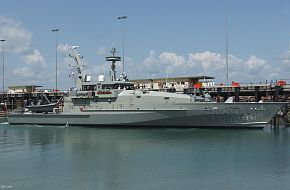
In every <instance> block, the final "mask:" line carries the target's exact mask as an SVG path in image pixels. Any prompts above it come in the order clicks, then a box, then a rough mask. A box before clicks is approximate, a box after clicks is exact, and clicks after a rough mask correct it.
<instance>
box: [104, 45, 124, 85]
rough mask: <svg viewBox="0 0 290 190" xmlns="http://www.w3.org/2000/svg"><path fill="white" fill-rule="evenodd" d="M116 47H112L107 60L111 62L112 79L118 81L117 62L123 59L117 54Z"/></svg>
mask: <svg viewBox="0 0 290 190" xmlns="http://www.w3.org/2000/svg"><path fill="white" fill-rule="evenodd" d="M116 52H117V51H116V48H114V47H112V50H111V53H112V55H111V56H108V57H106V61H109V62H111V71H110V79H111V81H116V64H115V63H116V62H117V61H121V57H119V56H116V55H115V54H116Z"/></svg>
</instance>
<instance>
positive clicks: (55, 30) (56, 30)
mask: <svg viewBox="0 0 290 190" xmlns="http://www.w3.org/2000/svg"><path fill="white" fill-rule="evenodd" d="M51 31H52V32H55V91H57V32H58V31H59V29H57V28H56V29H53V30H51Z"/></svg>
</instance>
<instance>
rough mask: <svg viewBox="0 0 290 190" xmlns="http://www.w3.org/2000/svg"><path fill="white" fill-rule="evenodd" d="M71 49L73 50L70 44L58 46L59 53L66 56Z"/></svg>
mask: <svg viewBox="0 0 290 190" xmlns="http://www.w3.org/2000/svg"><path fill="white" fill-rule="evenodd" d="M70 49H71V46H70V45H68V44H59V45H58V46H57V51H58V52H61V53H64V54H67V53H68V52H70Z"/></svg>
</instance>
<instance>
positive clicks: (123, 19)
mask: <svg viewBox="0 0 290 190" xmlns="http://www.w3.org/2000/svg"><path fill="white" fill-rule="evenodd" d="M126 18H127V16H120V17H118V19H119V20H122V21H123V62H122V63H123V65H122V66H123V75H124V72H125V53H124V52H125V43H124V41H125V19H126Z"/></svg>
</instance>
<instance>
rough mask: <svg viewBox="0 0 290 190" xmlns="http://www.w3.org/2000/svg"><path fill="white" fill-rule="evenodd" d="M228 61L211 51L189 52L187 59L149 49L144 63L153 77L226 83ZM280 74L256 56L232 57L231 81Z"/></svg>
mask: <svg viewBox="0 0 290 190" xmlns="http://www.w3.org/2000/svg"><path fill="white" fill-rule="evenodd" d="M225 62H226V61H225V56H223V55H222V54H219V53H214V52H210V51H205V52H198V53H189V54H188V58H186V57H184V56H181V55H177V54H176V53H174V52H163V53H160V54H159V56H158V55H157V54H156V52H155V51H154V50H150V52H149V54H148V57H146V58H145V59H144V61H143V62H142V64H144V65H145V66H146V67H145V70H146V72H147V73H148V74H147V76H150V77H152V78H154V77H164V76H166V75H165V74H169V76H171V77H175V76H197V75H204V74H206V75H209V76H213V77H215V78H216V81H218V82H225V81H226V64H225ZM136 72H137V71H136ZM166 72H167V73H166ZM278 73H279V70H278V69H273V67H272V66H271V65H270V64H269V63H268V62H267V61H265V60H263V59H260V58H257V57H256V56H250V57H249V58H248V59H247V60H243V59H241V58H238V57H236V56H234V55H229V80H230V81H240V82H253V81H264V80H266V79H268V80H269V79H273V78H271V77H277V76H278V75H277V74H278ZM139 78H140V77H139Z"/></svg>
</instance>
